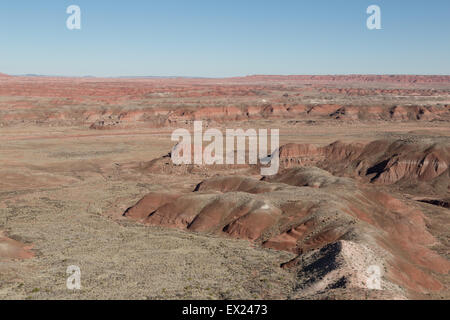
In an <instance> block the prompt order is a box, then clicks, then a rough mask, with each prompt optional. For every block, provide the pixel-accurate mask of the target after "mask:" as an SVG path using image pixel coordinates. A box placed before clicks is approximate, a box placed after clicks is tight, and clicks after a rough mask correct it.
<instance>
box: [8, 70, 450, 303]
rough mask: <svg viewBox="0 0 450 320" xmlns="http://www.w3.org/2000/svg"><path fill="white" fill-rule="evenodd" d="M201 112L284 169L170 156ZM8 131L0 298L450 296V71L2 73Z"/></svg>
mask: <svg viewBox="0 0 450 320" xmlns="http://www.w3.org/2000/svg"><path fill="white" fill-rule="evenodd" d="M195 120H202V121H203V125H204V127H205V128H206V127H208V128H218V129H220V130H222V131H223V132H225V129H227V128H242V129H249V128H253V129H279V130H280V148H279V150H277V151H278V152H279V156H280V170H279V171H278V173H277V174H276V175H273V176H261V175H260V167H261V165H259V164H257V165H217V164H216V165H211V166H210V165H174V164H173V163H172V161H171V158H170V154H171V151H172V148H173V146H174V145H175V143H176V142H174V141H171V134H172V132H173V131H174V130H175V129H178V128H186V129H188V130H191V131H192V128H193V122H194V121H195ZM0 133H1V134H0V164H1V166H0V299H449V298H450V292H449V286H450V277H449V270H450V262H449V254H450V253H449V247H450V239H449V235H450V230H449V226H450V211H449V210H450V209H449V207H450V185H449V183H450V177H449V170H450V169H449V166H450V76H359V75H355V76H248V77H241V78H227V79H202V78H129V79H125V78H124V79H113V78H111V79H100V78H63V77H60V78H56V77H21V76H8V75H4V74H0ZM71 265H75V266H79V267H80V270H81V286H82V288H81V290H73V291H72V290H68V289H67V287H66V279H67V277H68V275H67V274H66V269H67V267H68V266H71ZM378 271H379V272H380V277H378V278H375V279H378V280H376V281H375V286H374V285H373V284H374V282H373V279H374V278H373V277H374V275H375V276H376V274H377V272H378ZM371 281H372V282H371ZM370 283H372V285H370Z"/></svg>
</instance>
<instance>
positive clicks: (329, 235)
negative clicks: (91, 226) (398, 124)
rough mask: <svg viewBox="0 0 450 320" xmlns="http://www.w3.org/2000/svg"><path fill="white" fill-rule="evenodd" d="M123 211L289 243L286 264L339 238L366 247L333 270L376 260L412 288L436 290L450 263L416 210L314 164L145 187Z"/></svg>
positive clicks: (361, 267) (283, 246)
mask: <svg viewBox="0 0 450 320" xmlns="http://www.w3.org/2000/svg"><path fill="white" fill-rule="evenodd" d="M325 150H327V151H329V150H331V151H329V152H331V153H333V152H335V149H333V148H329V149H325ZM338 154H339V155H340V156H341V157H353V156H354V155H353V154H352V152H350V153H340V152H338ZM124 215H125V216H127V217H130V218H132V219H136V220H139V221H141V222H143V223H145V224H149V225H158V226H166V227H175V228H179V229H183V230H190V231H201V232H208V233H215V234H222V235H226V236H231V237H235V238H241V239H247V240H251V241H255V242H257V243H260V244H261V245H262V246H264V247H266V248H273V249H277V250H287V251H291V252H294V253H297V254H299V257H298V258H296V259H295V260H293V261H292V262H291V263H290V264H288V265H289V266H291V267H296V268H300V269H301V270H303V271H305V268H306V265H305V264H304V263H303V262H304V260H305V257H306V256H305V255H308V254H309V252H315V251H314V250H322V248H324V247H326V246H329V245H332V244H335V243H340V242H341V241H344V244H343V245H344V246H345V248H346V249H344V251H346V252H347V251H348V252H347V253H346V254H344V255H345V256H346V257H347V258H345V259H347V260H348V259H349V258H350V257H351V256H352V252H353V253H354V254H357V253H358V252H360V251H361V252H371V253H370V256H368V257H366V260H364V261H363V260H361V261H360V263H359V264H358V267H357V269H356V270H351V268H350V267H349V265H348V264H346V263H343V264H342V267H339V268H337V269H338V270H339V271H336V273H339V274H341V273H344V274H347V273H351V274H352V276H351V279H353V280H355V279H362V278H360V277H361V276H362V274H364V272H365V268H367V267H368V266H370V264H373V263H376V264H378V265H380V266H381V267H382V268H383V269H384V268H386V269H387V274H386V278H385V279H387V280H386V281H388V282H389V283H396V284H398V285H400V286H401V287H404V288H406V289H408V290H412V291H417V292H430V291H435V290H441V289H442V285H441V284H440V282H439V281H438V280H437V279H436V278H434V277H433V275H432V272H436V273H441V274H446V273H448V272H449V270H450V263H449V262H448V261H447V260H446V259H445V258H443V257H441V256H439V255H438V254H436V253H435V252H433V251H432V250H430V249H428V247H429V246H430V245H433V244H435V243H436V242H437V240H436V239H435V238H434V237H433V236H432V235H431V234H430V233H429V232H428V230H427V226H426V221H425V218H424V215H423V213H422V212H421V211H420V210H418V209H414V208H411V207H409V206H407V205H405V203H404V202H402V201H400V200H398V199H397V198H395V197H392V196H390V195H388V194H387V193H384V192H381V191H379V190H375V189H372V188H369V187H364V186H362V185H359V184H358V183H356V182H355V181H354V180H352V179H349V178H339V177H335V176H333V175H331V174H330V173H328V172H326V171H323V170H321V169H318V168H301V167H300V168H292V169H287V170H285V171H284V172H282V173H280V174H278V175H276V176H274V177H271V178H265V179H264V181H261V180H256V179H253V178H248V177H242V176H225V177H213V178H210V179H207V180H204V181H203V182H202V183H200V184H199V185H198V186H197V187H196V188H195V190H194V191H193V192H191V193H185V194H178V193H176V194H168V193H159V192H153V193H150V194H148V195H147V196H146V197H144V198H143V199H142V200H141V201H139V202H138V203H137V204H136V205H135V206H133V207H131V208H130V209H128V210H127V211H126V212H125V213H124ZM352 248H353V249H352ZM339 252H341V251H339ZM339 254H341V253H339ZM342 254H343V253H342ZM363 257H364V255H361V257H360V258H361V259H363ZM345 259H344V260H345ZM302 261H303V262H302ZM325 270H327V267H326V268H325ZM303 271H302V272H303ZM347 276H348V275H347ZM329 277H332V276H331V275H330V276H329ZM355 277H356V278H355ZM332 278H333V279H334V280H333V281H337V280H339V279H338V278H335V277H332ZM363 278H364V277H363ZM351 279H348V280H349V281H350V280H351ZM322 280H323V279H321V280H320V281H322ZM353 280H351V281H350V282H352V281H353ZM320 281H319V282H320ZM333 281H332V283H334V282H333ZM355 281H356V280H355ZM319 282H317V283H315V285H314V286H315V287H316V289H317V286H320V283H322V282H320V283H319ZM350 282H349V283H350ZM356 282H357V281H356ZM325 283H327V284H330V282H329V281H325ZM322 284H323V283H322ZM386 286H389V284H386ZM311 290H313V289H311ZM314 290H315V289H314Z"/></svg>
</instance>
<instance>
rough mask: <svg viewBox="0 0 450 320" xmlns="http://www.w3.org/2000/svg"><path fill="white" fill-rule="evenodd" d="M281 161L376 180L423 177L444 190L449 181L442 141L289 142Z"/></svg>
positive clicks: (449, 157) (447, 149)
mask: <svg viewBox="0 0 450 320" xmlns="http://www.w3.org/2000/svg"><path fill="white" fill-rule="evenodd" d="M280 163H281V164H282V165H283V166H284V167H286V168H289V167H295V166H308V165H315V166H319V167H321V168H324V169H326V170H328V171H331V172H333V173H334V174H338V175H346V176H359V177H361V178H363V179H364V180H365V181H370V182H372V183H377V184H386V185H389V184H394V183H404V184H411V183H415V182H417V181H422V182H427V183H429V184H430V185H433V186H435V187H436V188H438V189H440V190H441V191H443V192H447V189H448V185H449V181H450V180H449V166H450V146H448V145H446V144H443V143H426V142H409V141H404V140H397V141H390V140H378V141H373V142H371V143H368V144H366V145H363V144H360V143H356V144H346V143H342V142H334V143H332V144H330V145H328V146H325V147H316V146H312V145H308V144H306V145H305V144H288V145H284V146H282V147H281V148H280Z"/></svg>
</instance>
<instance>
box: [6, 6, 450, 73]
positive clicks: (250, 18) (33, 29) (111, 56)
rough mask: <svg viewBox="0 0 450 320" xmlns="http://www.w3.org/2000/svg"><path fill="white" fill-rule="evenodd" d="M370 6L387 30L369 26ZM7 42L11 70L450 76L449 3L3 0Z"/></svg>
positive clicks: (7, 62) (44, 71) (8, 61)
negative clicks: (76, 21) (77, 17)
mask: <svg viewBox="0 0 450 320" xmlns="http://www.w3.org/2000/svg"><path fill="white" fill-rule="evenodd" d="M72 4H75V5H78V6H80V8H81V30H72V31H71V30H68V29H67V28H66V20H67V18H68V16H69V15H68V14H67V13H66V8H67V7H68V6H69V5H72ZM372 4H376V5H379V6H380V8H381V26H382V30H368V29H367V27H366V19H367V17H368V16H369V15H368V14H366V9H367V7H368V6H369V5H372ZM0 43H1V45H0V72H3V73H8V74H28V73H34V74H48V75H67V76H83V75H93V76H126V75H133V76H144V75H145V76H151V75H153V76H206V77H227V76H240V75H250V74H352V73H358V74H447V75H448V74H450V1H449V0H429V1H425V0H424V1H417V0H369V1H366V0H314V1H313V0H310V1H304V0H273V1H266V0H236V1H235V0H184V1H181V0H161V1H152V0H141V1H140V0H128V1H122V0H108V1H106V0H70V1H66V0H53V1H51V0H39V1H36V0H28V1H26V0H2V1H1V2H0Z"/></svg>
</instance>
